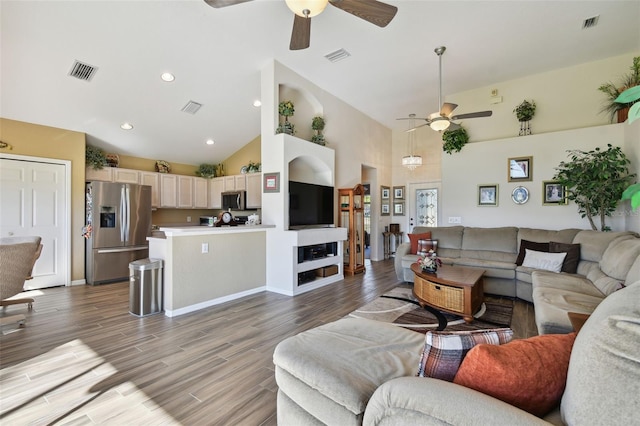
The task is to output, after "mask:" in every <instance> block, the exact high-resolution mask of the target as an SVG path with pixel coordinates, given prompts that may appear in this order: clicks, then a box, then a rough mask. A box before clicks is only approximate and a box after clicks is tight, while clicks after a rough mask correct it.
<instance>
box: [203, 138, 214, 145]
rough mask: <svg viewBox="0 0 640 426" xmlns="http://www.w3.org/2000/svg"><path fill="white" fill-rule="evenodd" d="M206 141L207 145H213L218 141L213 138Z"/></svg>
mask: <svg viewBox="0 0 640 426" xmlns="http://www.w3.org/2000/svg"><path fill="white" fill-rule="evenodd" d="M205 143H206V144H207V145H213V144H214V143H216V141H214V140H213V139H207V141H206V142H205Z"/></svg>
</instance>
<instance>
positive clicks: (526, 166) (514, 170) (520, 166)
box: [507, 157, 533, 182]
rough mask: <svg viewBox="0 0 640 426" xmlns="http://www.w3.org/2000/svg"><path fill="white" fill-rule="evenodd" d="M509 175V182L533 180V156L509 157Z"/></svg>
mask: <svg viewBox="0 0 640 426" xmlns="http://www.w3.org/2000/svg"><path fill="white" fill-rule="evenodd" d="M507 177H508V181H509V182H520V181H528V180H532V179H533V157H514V158H509V160H508V161H507Z"/></svg>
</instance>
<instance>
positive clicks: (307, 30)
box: [289, 14, 311, 50]
mask: <svg viewBox="0 0 640 426" xmlns="http://www.w3.org/2000/svg"><path fill="white" fill-rule="evenodd" d="M310 42H311V18H303V17H302V16H298V15H295V14H294V15H293V30H292V31H291V43H290V44H289V50H302V49H306V48H307V47H309V43H310Z"/></svg>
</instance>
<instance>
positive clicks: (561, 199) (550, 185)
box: [542, 180, 567, 206]
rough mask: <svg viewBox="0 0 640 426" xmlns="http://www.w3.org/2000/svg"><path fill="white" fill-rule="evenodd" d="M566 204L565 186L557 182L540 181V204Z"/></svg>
mask: <svg viewBox="0 0 640 426" xmlns="http://www.w3.org/2000/svg"><path fill="white" fill-rule="evenodd" d="M566 204H567V188H566V187H565V186H564V185H561V184H560V183H559V182H555V181H552V180H547V181H543V182H542V205H545V206H564V205H566Z"/></svg>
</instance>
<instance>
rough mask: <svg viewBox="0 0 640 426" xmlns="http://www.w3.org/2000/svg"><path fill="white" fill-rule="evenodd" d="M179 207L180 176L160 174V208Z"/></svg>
mask: <svg viewBox="0 0 640 426" xmlns="http://www.w3.org/2000/svg"><path fill="white" fill-rule="evenodd" d="M177 206H178V175H170V174H168V173H160V207H173V208H176V207H177Z"/></svg>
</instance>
